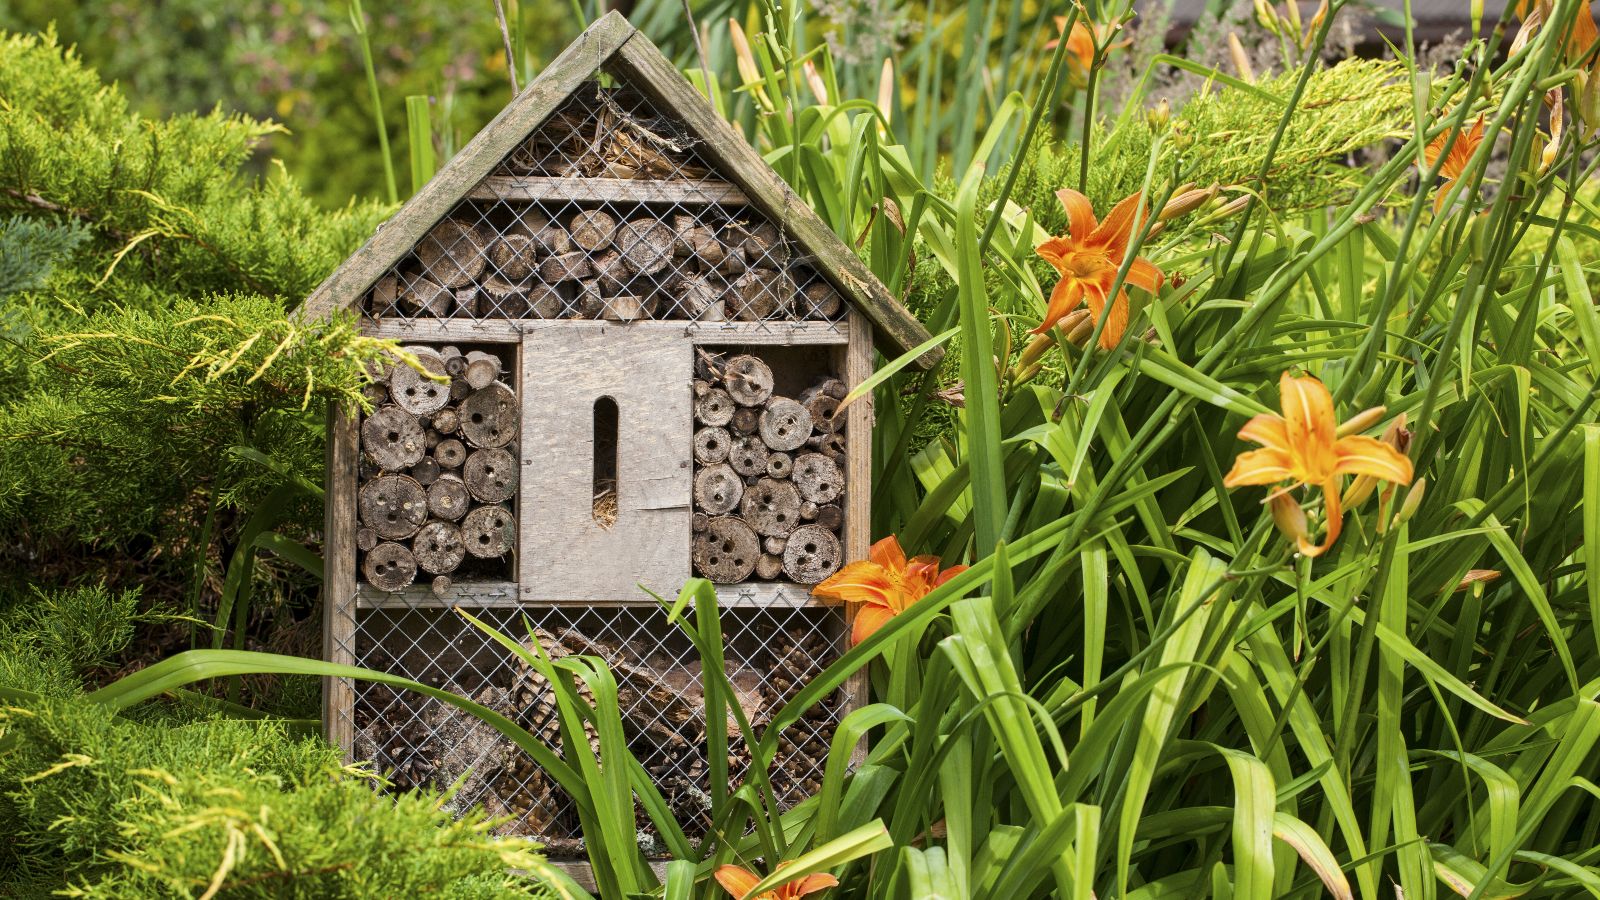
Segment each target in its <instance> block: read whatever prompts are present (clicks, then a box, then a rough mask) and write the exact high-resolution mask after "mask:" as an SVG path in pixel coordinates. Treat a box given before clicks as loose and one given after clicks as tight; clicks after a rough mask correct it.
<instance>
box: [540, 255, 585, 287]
mask: <svg viewBox="0 0 1600 900" xmlns="http://www.w3.org/2000/svg"><path fill="white" fill-rule="evenodd" d="M593 272H594V268H593V267H592V266H590V265H589V254H587V253H585V252H583V251H582V250H576V251H573V252H572V253H558V254H556V255H555V256H547V257H545V258H544V262H541V263H539V278H540V279H542V280H543V281H545V282H546V283H549V284H558V283H560V282H563V281H578V280H580V279H583V278H588V277H589V276H590V275H591V274H593Z"/></svg>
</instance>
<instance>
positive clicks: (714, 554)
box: [690, 516, 761, 584]
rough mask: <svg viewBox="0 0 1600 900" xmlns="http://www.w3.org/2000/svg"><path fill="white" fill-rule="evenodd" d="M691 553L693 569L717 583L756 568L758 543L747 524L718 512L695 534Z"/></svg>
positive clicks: (737, 578)
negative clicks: (720, 514) (717, 514)
mask: <svg viewBox="0 0 1600 900" xmlns="http://www.w3.org/2000/svg"><path fill="white" fill-rule="evenodd" d="M690 556H691V558H692V559H693V561H694V569H695V571H696V572H699V573H700V574H701V575H704V576H705V577H707V578H709V579H711V580H712V581H714V582H716V583H718V584H735V583H737V582H740V581H743V580H745V579H746V578H748V577H750V573H751V572H753V571H755V567H756V561H757V560H758V559H760V557H761V545H760V542H759V541H758V540H757V539H756V533H755V532H754V531H752V530H751V529H750V526H749V525H746V524H745V523H743V522H741V521H739V520H738V519H735V518H732V517H731V516H719V517H717V518H715V519H712V520H710V521H709V522H707V523H706V530H705V531H702V532H699V533H697V534H696V535H695V536H694V547H693V548H692V551H691V553H690Z"/></svg>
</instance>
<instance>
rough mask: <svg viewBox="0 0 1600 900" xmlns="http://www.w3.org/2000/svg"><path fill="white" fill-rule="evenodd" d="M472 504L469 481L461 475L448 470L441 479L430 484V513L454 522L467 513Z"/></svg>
mask: <svg viewBox="0 0 1600 900" xmlns="http://www.w3.org/2000/svg"><path fill="white" fill-rule="evenodd" d="M470 505H471V502H470V495H469V494H468V493H467V483H466V482H465V481H462V480H461V476H460V475H457V474H455V473H453V472H446V473H444V474H442V475H440V476H439V480H438V481H435V482H434V483H433V484H431V485H428V513H429V514H430V515H432V516H434V517H435V518H439V519H443V520H445V521H447V522H454V521H457V520H458V519H460V518H461V517H462V516H464V515H466V514H467V507H468V506H470Z"/></svg>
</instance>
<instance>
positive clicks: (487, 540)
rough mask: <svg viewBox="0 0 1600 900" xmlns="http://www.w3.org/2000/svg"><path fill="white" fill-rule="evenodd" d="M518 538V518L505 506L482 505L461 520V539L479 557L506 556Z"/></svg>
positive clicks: (469, 551)
mask: <svg viewBox="0 0 1600 900" xmlns="http://www.w3.org/2000/svg"><path fill="white" fill-rule="evenodd" d="M516 540H517V527H516V519H515V518H513V517H512V515H511V510H509V509H506V508H505V507H503V506H480V507H478V508H477V509H475V510H473V511H472V512H469V513H467V517H466V519H464V520H462V522H461V541H462V543H463V544H465V545H466V548H467V552H468V553H470V554H472V555H473V556H476V557H478V558H479V559H493V558H495V557H498V556H505V555H506V554H507V553H510V552H511V548H512V547H514V546H516Z"/></svg>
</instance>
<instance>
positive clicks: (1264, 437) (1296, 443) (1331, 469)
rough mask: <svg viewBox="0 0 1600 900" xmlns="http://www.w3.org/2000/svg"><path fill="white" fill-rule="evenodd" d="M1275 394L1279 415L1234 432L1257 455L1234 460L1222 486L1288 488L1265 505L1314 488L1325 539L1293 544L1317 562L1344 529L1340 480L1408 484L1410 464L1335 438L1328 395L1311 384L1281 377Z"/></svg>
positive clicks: (1359, 441)
mask: <svg viewBox="0 0 1600 900" xmlns="http://www.w3.org/2000/svg"><path fill="white" fill-rule="evenodd" d="M1278 389H1279V391H1280V392H1281V396H1282V401H1281V405H1282V407H1283V415H1282V416H1274V415H1271V414H1264V415H1259V416H1256V417H1255V418H1253V419H1251V420H1250V421H1249V422H1246V423H1245V426H1244V427H1243V428H1241V429H1239V437H1240V438H1241V439H1242V440H1246V441H1253V442H1255V443H1257V444H1260V445H1262V449H1260V450H1248V451H1245V452H1244V453H1241V454H1239V458H1238V459H1236V460H1234V463H1233V470H1232V471H1230V472H1229V473H1228V475H1227V477H1225V478H1223V479H1222V483H1223V485H1224V486H1225V487H1230V488H1233V487H1238V486H1240V485H1244V484H1278V483H1280V482H1284V481H1289V482H1292V484H1290V485H1288V486H1287V487H1283V488H1280V489H1279V490H1277V491H1274V492H1273V493H1272V495H1271V496H1269V497H1268V498H1267V499H1268V500H1275V499H1276V498H1278V497H1280V496H1281V495H1283V494H1285V493H1287V492H1288V491H1291V490H1294V489H1295V488H1297V487H1300V486H1301V485H1315V486H1316V487H1320V488H1321V489H1322V496H1323V502H1324V503H1326V504H1327V519H1328V526H1327V527H1328V533H1327V535H1326V536H1325V537H1324V538H1323V539H1322V543H1321V544H1312V543H1311V541H1310V539H1309V538H1307V537H1306V536H1305V535H1304V534H1300V535H1297V536H1296V538H1295V544H1296V546H1298V547H1299V549H1300V552H1301V553H1303V554H1305V555H1306V556H1320V555H1321V554H1323V553H1324V552H1326V551H1327V549H1328V548H1329V547H1332V546H1333V542H1334V541H1336V540H1338V539H1339V531H1340V529H1341V528H1342V527H1343V525H1344V512H1343V511H1342V510H1341V509H1340V508H1339V478H1340V476H1342V475H1370V476H1372V477H1374V478H1380V479H1382V480H1384V481H1390V482H1394V483H1395V484H1410V483H1411V475H1412V471H1411V460H1410V459H1409V458H1407V457H1406V456H1405V455H1404V454H1402V453H1401V452H1400V451H1398V450H1396V449H1395V448H1393V447H1391V446H1389V445H1388V444H1385V443H1384V442H1382V441H1380V440H1378V439H1377V438H1372V437H1367V436H1366V435H1361V434H1350V435H1346V436H1344V437H1339V425H1338V423H1337V422H1336V421H1335V420H1334V414H1333V395H1332V394H1330V393H1328V389H1327V387H1326V386H1324V385H1323V383H1322V382H1321V381H1319V380H1317V379H1316V378H1314V377H1312V376H1309V375H1307V376H1305V377H1303V378H1295V377H1294V376H1292V375H1290V374H1289V373H1288V372H1285V373H1283V377H1282V378H1281V379H1279V381H1278ZM1363 415H1365V414H1363ZM1277 512H1278V511H1277V510H1275V513H1277ZM1280 519H1281V515H1280Z"/></svg>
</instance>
